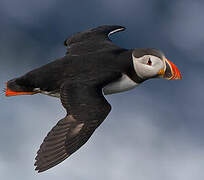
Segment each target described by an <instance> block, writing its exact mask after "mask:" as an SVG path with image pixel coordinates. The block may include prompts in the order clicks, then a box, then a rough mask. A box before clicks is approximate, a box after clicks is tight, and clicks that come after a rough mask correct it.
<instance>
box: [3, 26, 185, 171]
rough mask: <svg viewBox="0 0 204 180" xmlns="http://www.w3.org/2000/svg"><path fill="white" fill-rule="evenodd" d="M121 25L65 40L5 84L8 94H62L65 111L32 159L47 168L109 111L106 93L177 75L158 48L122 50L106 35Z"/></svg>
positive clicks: (81, 140)
mask: <svg viewBox="0 0 204 180" xmlns="http://www.w3.org/2000/svg"><path fill="white" fill-rule="evenodd" d="M123 30H125V27H122V26H117V25H103V26H99V27H96V28H93V29H89V30H86V31H84V32H79V33H77V34H74V35H72V36H71V37H70V38H68V39H66V40H65V42H64V45H65V46H67V52H66V55H65V56H64V57H62V58H59V59H57V60H55V61H53V62H51V63H49V64H46V65H43V66H42V67H40V68H37V69H34V70H32V71H30V72H28V73H26V74H25V75H23V76H21V77H18V78H15V79H11V80H9V81H8V82H7V83H6V91H5V95H6V96H16V95H33V94H37V93H41V94H45V95H49V96H54V97H58V98H60V100H61V102H62V105H63V107H64V108H65V109H66V111H67V115H66V116H65V117H64V118H63V119H61V120H59V122H58V123H57V124H56V125H55V126H54V127H53V128H52V129H51V131H50V132H49V133H48V134H47V136H46V137H45V139H44V141H43V143H42V144H41V146H40V149H39V151H38V152H37V156H36V158H35V160H36V161H35V166H36V170H37V171H38V172H43V171H45V170H47V169H50V168H52V167H54V166H56V165H57V164H59V163H60V162H62V161H64V160H65V159H66V158H68V157H69V156H70V155H71V154H72V153H74V152H75V151H77V150H78V149H79V148H80V147H81V146H83V145H84V144H85V143H86V142H87V141H88V139H89V138H90V137H91V135H92V134H93V132H94V131H95V130H96V129H97V127H99V126H100V124H101V123H102V122H103V121H104V119H105V118H106V116H107V115H108V114H109V112H110V110H111V106H110V104H109V103H108V102H107V100H106V99H105V98H104V95H108V94H113V93H119V92H123V91H127V90H130V89H132V88H134V87H136V86H137V85H139V84H141V83H142V82H144V81H145V80H147V79H151V78H164V79H172V80H173V79H181V73H180V71H179V70H178V68H177V67H176V66H175V65H174V64H173V63H172V62H171V61H169V60H168V59H167V58H166V57H165V55H164V54H163V53H162V52H161V51H160V50H157V49H152V48H136V49H124V48H120V47H119V46H117V45H115V44H114V43H113V42H112V41H111V40H110V39H109V36H110V35H111V34H113V33H116V32H119V31H123Z"/></svg>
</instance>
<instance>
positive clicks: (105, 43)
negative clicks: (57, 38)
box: [64, 25, 125, 55]
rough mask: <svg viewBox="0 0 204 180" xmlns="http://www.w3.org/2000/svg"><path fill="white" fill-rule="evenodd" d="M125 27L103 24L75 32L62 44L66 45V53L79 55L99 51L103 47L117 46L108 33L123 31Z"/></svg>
mask: <svg viewBox="0 0 204 180" xmlns="http://www.w3.org/2000/svg"><path fill="white" fill-rule="evenodd" d="M124 30H125V27H122V26H115V25H112V26H110V25H104V26H99V27H97V28H93V29H89V30H87V31H84V32H80V33H77V34H75V35H73V36H71V37H70V38H68V39H67V40H65V42H64V45H65V46H67V47H68V49H67V54H71V55H81V54H87V53H91V52H96V51H101V50H103V49H105V48H111V49H112V48H119V47H118V46H116V45H115V44H113V43H112V41H111V40H110V39H109V35H111V34H113V33H116V32H119V31H124Z"/></svg>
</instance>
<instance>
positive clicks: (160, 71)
mask: <svg viewBox="0 0 204 180" xmlns="http://www.w3.org/2000/svg"><path fill="white" fill-rule="evenodd" d="M132 57H133V65H134V69H135V71H136V73H137V75H138V76H139V77H140V78H142V79H144V80H145V79H149V78H164V79H172V80H173V79H182V77H181V73H180V71H179V70H178V68H177V67H176V65H174V64H173V63H172V62H171V61H169V60H168V59H167V58H166V57H165V56H164V54H163V53H162V52H161V51H159V50H157V49H135V50H134V51H133V53H132Z"/></svg>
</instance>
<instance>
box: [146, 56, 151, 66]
mask: <svg viewBox="0 0 204 180" xmlns="http://www.w3.org/2000/svg"><path fill="white" fill-rule="evenodd" d="M147 65H149V66H151V65H152V61H151V59H150V58H149V60H148V62H147Z"/></svg>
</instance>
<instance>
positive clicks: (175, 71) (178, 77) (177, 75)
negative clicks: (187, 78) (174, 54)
mask: <svg viewBox="0 0 204 180" xmlns="http://www.w3.org/2000/svg"><path fill="white" fill-rule="evenodd" d="M167 62H168V64H169V65H170V67H171V72H172V76H171V78H170V79H171V80H182V76H181V72H180V71H179V70H178V68H177V67H176V65H175V64H174V63H172V62H171V61H169V60H167Z"/></svg>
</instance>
